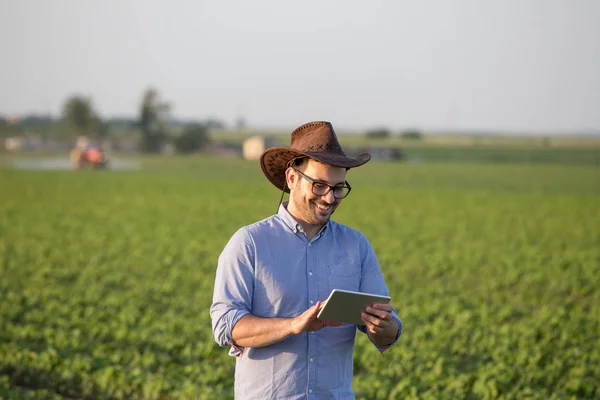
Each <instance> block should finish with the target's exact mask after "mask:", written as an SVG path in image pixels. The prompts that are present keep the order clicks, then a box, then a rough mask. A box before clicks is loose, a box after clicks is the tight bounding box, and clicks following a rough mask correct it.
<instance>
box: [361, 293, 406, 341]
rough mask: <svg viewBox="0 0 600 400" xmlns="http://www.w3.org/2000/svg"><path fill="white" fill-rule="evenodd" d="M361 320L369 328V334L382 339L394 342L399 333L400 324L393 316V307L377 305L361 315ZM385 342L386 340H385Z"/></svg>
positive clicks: (383, 304)
mask: <svg viewBox="0 0 600 400" xmlns="http://www.w3.org/2000/svg"><path fill="white" fill-rule="evenodd" d="M361 319H362V321H363V322H364V323H365V326H366V327H367V332H368V333H370V334H371V335H374V336H376V337H379V336H381V337H382V339H384V338H386V339H387V338H390V340H389V342H391V341H393V340H394V338H395V337H396V334H397V333H398V322H397V321H396V318H394V317H393V316H392V305H391V304H389V303H388V304H385V303H376V304H373V305H371V306H370V307H367V308H366V309H365V311H363V312H362V313H361ZM384 340H385V339H384Z"/></svg>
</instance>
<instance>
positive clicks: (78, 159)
mask: <svg viewBox="0 0 600 400" xmlns="http://www.w3.org/2000/svg"><path fill="white" fill-rule="evenodd" d="M71 161H72V162H73V166H74V167H75V168H77V169H86V168H90V169H100V168H106V167H108V159H107V157H106V154H105V153H104V151H102V149H100V148H99V147H95V146H87V147H84V148H78V147H76V148H74V149H73V150H72V151H71Z"/></svg>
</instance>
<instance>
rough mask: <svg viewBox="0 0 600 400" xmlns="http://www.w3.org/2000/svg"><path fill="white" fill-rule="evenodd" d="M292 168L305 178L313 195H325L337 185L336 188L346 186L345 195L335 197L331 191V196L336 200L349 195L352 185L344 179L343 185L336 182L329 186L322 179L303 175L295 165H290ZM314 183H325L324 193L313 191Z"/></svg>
mask: <svg viewBox="0 0 600 400" xmlns="http://www.w3.org/2000/svg"><path fill="white" fill-rule="evenodd" d="M292 169H293V170H294V171H296V172H297V173H298V174H299V175H300V176H301V177H303V178H304V179H306V180H307V181H308V182H309V183H310V184H311V189H312V193H313V194H314V195H316V196H327V195H328V194H329V192H331V191H332V190H335V188H336V187H338V188H340V187H343V188H348V193H346V195H345V196H344V197H336V196H335V191H334V192H333V198H334V199H336V200H342V199H345V198H346V197H348V195H349V194H350V192H351V191H352V186H350V183H348V181H346V180H344V186H340V185H339V184H338V185H335V186H331V185H330V184H328V183H325V182H323V181H317V180H314V179H313V178H311V177H310V176H307V175H305V174H304V173H302V172H301V171H300V170H298V169H297V168H296V167H292ZM315 183H318V184H321V185H325V186H327V191H326V192H325V193H323V194H318V193H315Z"/></svg>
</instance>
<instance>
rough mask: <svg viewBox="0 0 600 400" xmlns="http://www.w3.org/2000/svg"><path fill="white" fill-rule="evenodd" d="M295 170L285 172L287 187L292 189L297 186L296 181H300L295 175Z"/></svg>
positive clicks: (290, 169)
mask: <svg viewBox="0 0 600 400" xmlns="http://www.w3.org/2000/svg"><path fill="white" fill-rule="evenodd" d="M295 172H296V171H294V169H293V168H288V169H286V170H285V180H286V182H287V187H288V188H289V189H292V188H293V187H294V185H295V184H296V179H298V175H297V174H296V173H295Z"/></svg>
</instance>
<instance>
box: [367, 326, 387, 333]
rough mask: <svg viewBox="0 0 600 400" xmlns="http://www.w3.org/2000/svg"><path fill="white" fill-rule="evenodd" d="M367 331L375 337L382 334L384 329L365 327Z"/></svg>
mask: <svg viewBox="0 0 600 400" xmlns="http://www.w3.org/2000/svg"><path fill="white" fill-rule="evenodd" d="M367 330H368V331H369V332H371V333H373V334H375V335H377V334H379V333H383V332H384V331H385V329H383V328H380V327H378V326H375V325H370V324H369V325H367Z"/></svg>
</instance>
